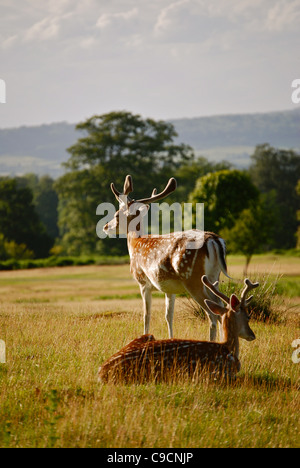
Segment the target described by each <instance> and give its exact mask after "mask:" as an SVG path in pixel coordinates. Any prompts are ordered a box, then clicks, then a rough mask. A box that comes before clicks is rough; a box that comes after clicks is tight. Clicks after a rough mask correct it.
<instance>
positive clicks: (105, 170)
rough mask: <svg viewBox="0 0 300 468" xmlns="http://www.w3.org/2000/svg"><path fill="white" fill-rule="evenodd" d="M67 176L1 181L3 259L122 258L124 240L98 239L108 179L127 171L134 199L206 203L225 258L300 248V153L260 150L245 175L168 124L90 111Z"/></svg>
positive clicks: (119, 179) (208, 224) (209, 225)
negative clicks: (173, 182)
mask: <svg viewBox="0 0 300 468" xmlns="http://www.w3.org/2000/svg"><path fill="white" fill-rule="evenodd" d="M76 129H77V131H78V133H79V138H78V140H77V141H76V142H75V143H74V145H72V146H71V147H70V148H68V152H69V154H70V157H69V159H68V161H67V162H66V163H64V166H65V174H64V175H63V176H62V177H60V178H59V179H57V180H53V179H52V178H51V177H49V176H47V175H45V176H43V177H38V176H37V175H35V174H26V175H24V176H22V177H14V178H9V177H1V178H0V259H1V260H5V259H8V258H18V259H21V258H45V257H47V256H49V255H72V256H77V255H78V256H79V255H95V254H98V255H124V254H126V253H127V247H126V240H124V239H119V240H117V241H116V239H99V238H98V237H97V235H96V225H97V222H98V221H99V217H97V215H96V208H97V206H98V205H99V204H100V203H102V202H111V203H115V200H114V197H113V195H112V193H111V191H110V188H109V185H110V182H112V181H113V182H114V183H115V185H116V186H117V187H122V186H123V182H124V178H125V176H126V174H131V175H132V176H133V180H134V183H135V187H134V190H135V191H134V197H135V198H143V197H146V196H149V195H150V194H151V192H152V189H153V187H156V188H157V189H158V190H159V189H162V188H163V187H164V186H165V184H166V182H167V181H168V179H169V178H170V177H175V178H176V179H177V183H178V188H177V190H176V191H175V192H174V193H173V194H172V195H171V196H170V197H169V198H168V202H169V203H173V202H175V201H176V202H180V203H182V202H190V203H193V204H196V203H204V207H205V229H206V230H208V231H213V232H216V233H218V234H220V235H222V236H223V237H224V238H225V240H226V241H227V246H228V250H229V252H233V253H235V252H236V253H242V254H244V255H245V256H246V261H247V263H248V262H249V261H250V259H251V256H252V255H253V253H258V252H263V251H269V250H273V249H293V248H296V247H298V248H299V247H300V227H299V221H300V154H298V153H296V152H295V151H293V150H283V149H278V148H273V147H271V146H270V145H268V144H267V143H266V144H263V145H258V146H257V147H256V148H255V151H254V153H253V154H252V156H251V165H250V167H249V169H248V170H242V171H241V170H237V169H236V168H234V167H232V165H231V164H230V163H229V162H227V161H223V162H220V163H215V162H211V161H209V160H208V159H206V158H205V157H196V156H195V154H194V151H193V148H191V147H190V146H189V145H186V144H184V143H180V144H179V143H177V137H178V135H177V133H176V131H175V129H174V126H173V125H172V124H171V123H167V122H165V121H156V120H153V119H143V118H142V117H141V116H139V115H134V114H132V113H130V112H125V111H123V112H111V113H108V114H104V115H95V116H93V117H91V118H89V119H87V120H86V121H85V122H82V123H79V124H78V125H77V127H76Z"/></svg>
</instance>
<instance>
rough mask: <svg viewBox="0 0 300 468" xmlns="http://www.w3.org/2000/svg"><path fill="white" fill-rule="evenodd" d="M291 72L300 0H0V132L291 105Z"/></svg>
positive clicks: (299, 47)
mask: <svg viewBox="0 0 300 468" xmlns="http://www.w3.org/2000/svg"><path fill="white" fill-rule="evenodd" d="M297 78H300V0H205V1H204V0H177V1H176V0H175V1H174V0H151V1H149V0H138V1H137V0H135V1H133V0H0V79H1V80H3V81H4V82H5V85H6V103H5V104H4V103H0V128H8V127H17V126H21V125H40V124H44V123H51V122H60V121H67V122H71V123H75V122H80V121H84V120H85V119H87V118H89V117H91V116H92V115H94V114H103V113H106V112H110V111H113V110H127V111H130V112H133V113H137V114H141V115H142V116H143V117H152V118H155V119H176V118H186V117H200V116H209V115H220V114H236V113H238V114H240V113H253V112H269V111H277V110H288V109H293V108H295V106H296V105H295V104H293V103H292V100H291V94H292V91H293V89H292V87H291V84H292V82H293V80H295V79H297ZM298 106H300V104H298Z"/></svg>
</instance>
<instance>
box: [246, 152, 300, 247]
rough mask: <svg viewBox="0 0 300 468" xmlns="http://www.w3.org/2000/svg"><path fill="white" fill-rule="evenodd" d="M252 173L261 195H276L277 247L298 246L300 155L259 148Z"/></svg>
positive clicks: (254, 155) (275, 241)
mask: <svg viewBox="0 0 300 468" xmlns="http://www.w3.org/2000/svg"><path fill="white" fill-rule="evenodd" d="M252 161H253V163H252V165H251V167H250V174H251V177H252V180H253V182H254V184H255V185H256V187H257V188H258V189H259V191H260V192H261V193H270V192H271V191H273V193H275V199H276V205H277V210H278V216H277V219H276V220H275V221H274V222H275V225H276V229H275V232H274V247H276V248H280V249H289V248H293V247H295V244H296V236H295V233H296V231H297V227H298V221H297V215H296V213H297V210H299V209H300V198H299V196H298V195H297V191H296V185H297V183H298V180H299V179H300V155H299V154H297V153H296V152H295V151H293V150H283V149H277V148H272V147H271V146H270V145H268V144H264V145H258V146H257V147H256V149H255V151H254V153H253V155H252Z"/></svg>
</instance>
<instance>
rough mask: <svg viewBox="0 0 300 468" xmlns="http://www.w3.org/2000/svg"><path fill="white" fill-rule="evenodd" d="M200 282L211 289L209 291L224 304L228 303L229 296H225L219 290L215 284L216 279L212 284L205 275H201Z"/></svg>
mask: <svg viewBox="0 0 300 468" xmlns="http://www.w3.org/2000/svg"><path fill="white" fill-rule="evenodd" d="M201 280H202V283H203V284H204V285H205V286H206V287H207V288H208V289H210V290H211V292H213V293H214V294H215V295H216V296H218V297H219V298H220V299H222V301H224V302H225V303H226V304H229V302H230V299H229V297H227V296H226V295H225V294H223V293H222V292H221V291H219V290H218V289H217V288H216V286H217V284H218V281H216V282H215V283H214V284H212V283H211V282H210V281H209V280H208V278H207V276H206V275H203V276H202V278H201Z"/></svg>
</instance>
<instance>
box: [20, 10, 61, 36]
mask: <svg viewBox="0 0 300 468" xmlns="http://www.w3.org/2000/svg"><path fill="white" fill-rule="evenodd" d="M59 29H60V25H59V18H58V17H51V16H50V17H49V16H48V17H46V18H43V19H42V20H41V21H38V22H37V23H35V24H34V25H33V26H31V27H30V28H29V29H28V30H27V31H26V32H25V35H24V39H25V41H34V40H42V41H45V40H48V39H53V38H54V37H57V35H58V32H59Z"/></svg>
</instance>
